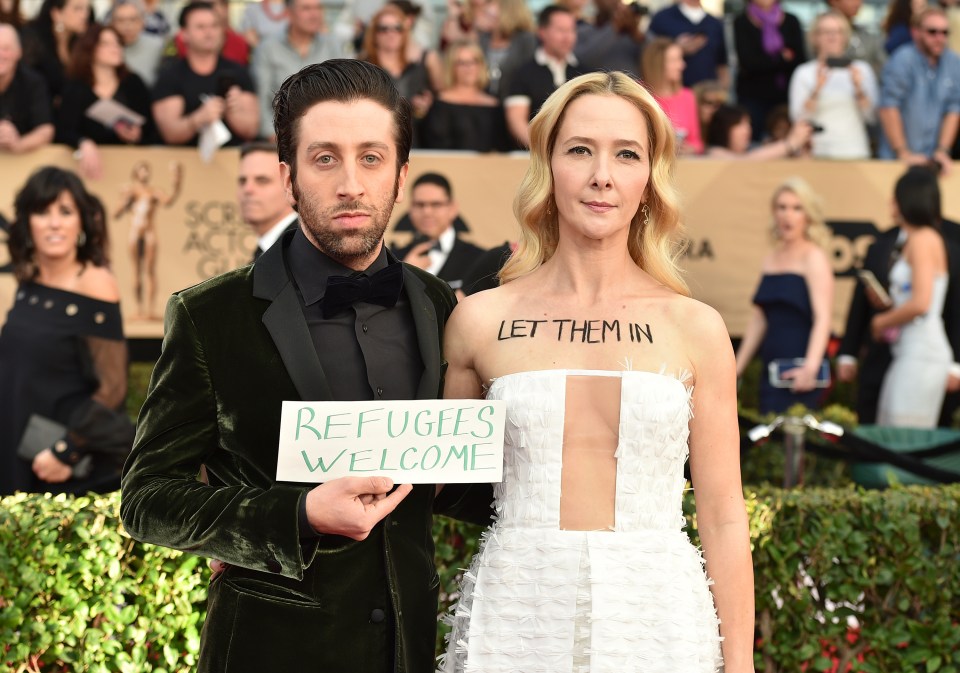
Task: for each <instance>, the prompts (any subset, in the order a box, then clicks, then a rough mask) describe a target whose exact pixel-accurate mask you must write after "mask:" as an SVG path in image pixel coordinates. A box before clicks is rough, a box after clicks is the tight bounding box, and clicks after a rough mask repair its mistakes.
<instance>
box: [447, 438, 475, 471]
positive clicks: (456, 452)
mask: <svg viewBox="0 0 960 673" xmlns="http://www.w3.org/2000/svg"><path fill="white" fill-rule="evenodd" d="M468 449H469V445H468V444H464V445H463V446H461V447H459V448H457V446H456V445H453V444H452V445H451V446H450V451H448V452H447V459H446V460H444V461H443V465H441V467H444V468H445V467H446V466H447V463H449V462H450V461H451V460H452V459H453V458H459V459H460V460H462V461H463V469H464V470H467V456H468V455H469V452H468Z"/></svg>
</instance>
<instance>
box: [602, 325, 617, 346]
mask: <svg viewBox="0 0 960 673" xmlns="http://www.w3.org/2000/svg"><path fill="white" fill-rule="evenodd" d="M608 330H609V331H611V332H613V331H614V330H616V332H617V341H620V321H619V320H614V321H613V322H607V321H606V320H604V321H603V332H602V335H601V339H600V340H601V341H602V342H603V343H607V331H608Z"/></svg>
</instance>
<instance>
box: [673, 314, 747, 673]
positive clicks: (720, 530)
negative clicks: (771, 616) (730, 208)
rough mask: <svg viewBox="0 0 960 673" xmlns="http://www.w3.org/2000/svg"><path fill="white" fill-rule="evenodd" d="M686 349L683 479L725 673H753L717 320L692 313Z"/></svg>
mask: <svg viewBox="0 0 960 673" xmlns="http://www.w3.org/2000/svg"><path fill="white" fill-rule="evenodd" d="M698 309H699V311H698V315H697V316H696V317H695V319H694V320H691V321H689V322H690V323H693V324H694V325H695V326H696V327H697V329H695V330H693V331H691V332H690V333H691V334H697V335H698V336H697V338H696V339H695V340H691V341H690V344H691V346H690V352H691V360H692V362H693V365H694V370H695V376H696V379H695V385H694V389H693V409H694V414H693V419H692V420H691V421H690V474H691V477H692V480H693V489H694V493H695V495H696V507H697V529H698V530H699V533H700V542H701V544H702V546H703V555H704V558H705V559H706V564H707V574H708V575H709V577H710V578H711V579H712V580H713V581H714V584H713V585H712V586H711V591H712V592H713V599H714V603H715V604H716V606H717V615H718V616H719V618H720V635H721V636H722V637H723V660H724V664H725V669H724V670H725V671H726V673H752V672H753V670H754V669H753V629H754V624H753V622H754V598H753V564H752V561H751V558H750V538H749V532H748V526H747V512H746V507H745V505H744V501H743V487H742V485H741V483H740V437H739V429H738V425H737V408H736V406H737V391H736V385H735V381H736V376H735V373H736V372H735V366H734V358H733V353H732V351H731V349H730V346H728V345H727V344H729V338H728V336H727V331H726V327H725V326H724V324H723V319H722V318H721V317H720V315H719V314H718V313H717V312H716V311H714V310H713V309H711V308H709V307H706V306H703V305H698Z"/></svg>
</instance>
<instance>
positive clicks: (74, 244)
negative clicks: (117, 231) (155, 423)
mask: <svg viewBox="0 0 960 673" xmlns="http://www.w3.org/2000/svg"><path fill="white" fill-rule="evenodd" d="M15 213H16V216H15V217H16V219H15V221H14V223H13V226H12V227H11V229H10V235H9V238H8V241H7V244H8V246H9V248H10V258H11V260H12V262H13V272H14V275H15V276H16V278H17V281H18V283H19V285H18V287H17V294H16V301H15V303H14V305H13V308H12V309H11V310H10V313H9V314H8V316H7V322H6V324H5V325H4V326H3V330H2V332H0V495H8V494H10V493H13V492H14V491H27V492H54V493H64V492H66V493H77V494H82V493H85V492H87V491H91V490H93V491H106V490H113V489H115V488H117V487H118V486H119V479H120V469H121V467H122V466H123V460H124V458H125V457H126V454H127V453H128V452H129V450H130V446H131V444H132V442H133V426H132V424H131V423H130V420H129V419H128V418H127V416H126V414H125V413H124V411H123V406H124V399H125V396H126V389H127V350H126V342H125V341H124V338H123V325H122V322H121V319H120V305H119V303H118V302H119V293H118V290H117V283H116V280H115V279H114V277H113V274H112V273H111V272H110V270H109V269H108V268H107V264H108V259H107V248H108V246H107V230H106V226H105V224H104V211H103V206H102V205H101V204H100V201H99V200H98V199H97V198H96V197H95V196H93V195H91V194H90V193H89V192H87V190H86V189H85V188H84V186H83V184H82V183H81V182H80V179H79V178H78V177H77V176H76V175H74V174H73V173H70V172H69V171H64V170H62V169H60V168H54V167H45V168H41V169H39V170H38V171H37V172H35V173H34V174H33V175H31V176H30V178H29V179H28V180H27V183H26V185H24V187H23V189H21V190H20V192H19V193H18V194H17V196H16V200H15Z"/></svg>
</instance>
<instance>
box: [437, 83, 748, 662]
mask: <svg viewBox="0 0 960 673" xmlns="http://www.w3.org/2000/svg"><path fill="white" fill-rule="evenodd" d="M530 138H531V143H530V165H529V167H528V169H527V173H526V176H525V177H524V179H523V182H522V183H521V186H520V189H519V192H518V194H517V197H516V200H515V202H514V212H515V214H516V216H517V220H518V221H519V222H520V223H521V238H520V243H519V246H518V248H517V251H516V252H515V253H514V254H513V256H512V257H511V259H510V260H509V262H508V263H507V265H506V267H505V268H504V269H503V271H502V272H501V281H502V285H501V286H500V287H498V288H495V289H492V290H487V291H485V292H480V293H477V294H473V295H471V296H469V297H467V298H466V299H465V300H464V301H463V302H462V303H461V304H460V305H459V306H458V307H457V308H456V310H454V312H453V314H452V316H451V318H450V320H449V321H448V323H447V332H446V335H445V338H444V344H445V354H444V355H445V358H446V359H447V361H448V362H449V369H448V370H447V375H446V384H445V394H446V395H447V396H448V397H451V398H479V397H482V396H484V395H485V396H486V398H487V399H498V400H505V401H506V402H507V410H508V411H507V414H508V419H507V428H508V430H507V435H506V437H505V442H504V473H503V481H502V483H500V484H497V485H496V486H495V497H496V508H497V511H498V513H499V517H498V521H497V523H496V524H495V526H494V528H493V529H492V530H491V531H490V533H489V535H488V536H487V538H486V542H485V544H484V547H483V549H482V551H481V552H480V554H479V556H478V557H477V559H476V560H475V562H474V565H473V567H472V569H471V571H470V572H469V573H468V574H467V575H466V577H467V579H466V581H465V586H464V587H463V593H462V599H461V603H460V605H459V606H458V607H457V609H456V611H455V613H454V618H453V622H454V624H453V627H454V628H453V632H452V634H451V636H450V639H449V643H450V646H449V650H448V654H447V657H446V659H445V661H444V663H443V665H442V666H441V668H442V670H444V671H456V672H459V671H465V670H466V671H484V673H506V672H508V671H524V673H540V672H543V673H546V672H548V671H549V672H554V671H578V672H582V671H594V672H599V671H683V672H684V673H715V671H717V670H718V669H719V668H720V667H721V666H724V669H723V670H725V672H726V673H752V672H753V670H754V668H753V616H754V604H753V571H752V567H751V563H750V548H749V541H748V537H747V521H746V513H745V510H744V503H743V491H742V489H741V483H740V464H739V440H738V431H737V417H736V388H735V366H734V358H733V352H732V349H731V348H730V346H729V338H728V336H727V331H726V327H725V326H724V324H723V320H722V319H721V318H720V316H719V314H718V313H717V312H716V311H714V310H713V309H712V308H710V307H708V306H706V305H705V304H701V303H700V302H698V301H695V300H693V299H691V298H690V297H689V291H688V290H687V287H686V284H685V283H684V281H683V280H682V278H681V276H680V271H679V268H678V266H677V259H678V256H679V254H680V248H679V247H678V238H679V236H680V235H681V234H682V228H681V225H680V212H679V208H678V206H677V195H676V191H675V187H674V182H673V165H674V158H675V146H674V145H675V141H674V131H673V128H672V127H671V125H670V121H669V120H668V119H667V118H666V116H665V115H664V114H663V112H662V111H661V109H660V107H659V106H658V105H657V103H656V101H655V100H654V99H653V96H652V95H650V93H649V92H647V90H646V89H644V88H643V86H641V85H640V84H638V83H637V82H636V81H635V80H634V79H632V78H631V77H629V76H628V75H626V74H624V73H621V72H613V73H591V74H588V75H582V76H580V77H577V78H575V79H573V80H571V81H569V82H567V83H566V84H564V85H563V86H561V87H560V88H559V89H557V91H555V92H554V93H553V95H551V96H550V97H549V98H548V99H547V101H546V103H545V104H544V105H543V107H542V108H541V109H540V112H539V113H538V114H537V116H536V117H535V118H534V119H533V122H532V123H531V133H530ZM688 455H689V458H690V470H691V474H692V480H693V486H694V490H695V493H696V504H697V516H698V525H699V531H700V535H701V540H702V543H703V553H704V557H705V559H706V572H705V570H704V567H703V560H702V559H701V557H700V554H699V553H698V552H697V550H696V549H695V548H694V547H693V546H692V545H691V544H690V541H689V539H688V537H687V535H686V534H685V533H684V532H683V531H682V529H681V528H680V525H681V524H682V521H683V517H682V514H681V511H680V502H681V496H682V491H683V488H684V485H685V481H684V478H683V467H684V463H685V462H686V459H687V457H688ZM707 574H709V576H710V578H711V579H712V581H711V580H708V578H707ZM718 618H719V619H718ZM721 636H722V643H721ZM721 651H722V656H721Z"/></svg>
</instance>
